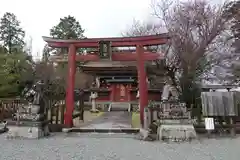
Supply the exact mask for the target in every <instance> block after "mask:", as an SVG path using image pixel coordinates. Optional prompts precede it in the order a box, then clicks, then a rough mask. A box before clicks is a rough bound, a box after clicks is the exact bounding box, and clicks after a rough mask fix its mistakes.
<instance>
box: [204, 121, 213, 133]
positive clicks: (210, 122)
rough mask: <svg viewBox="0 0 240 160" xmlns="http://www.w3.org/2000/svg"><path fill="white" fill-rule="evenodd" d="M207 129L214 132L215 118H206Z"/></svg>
mask: <svg viewBox="0 0 240 160" xmlns="http://www.w3.org/2000/svg"><path fill="white" fill-rule="evenodd" d="M205 129H206V130H214V119H213V118H205Z"/></svg>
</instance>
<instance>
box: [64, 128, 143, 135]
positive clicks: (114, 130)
mask: <svg viewBox="0 0 240 160" xmlns="http://www.w3.org/2000/svg"><path fill="white" fill-rule="evenodd" d="M139 131H140V129H139V128H75V127H74V128H63V130H62V132H65V133H72V132H80V133H129V134H132V133H139Z"/></svg>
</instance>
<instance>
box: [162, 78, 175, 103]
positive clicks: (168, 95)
mask: <svg viewBox="0 0 240 160" xmlns="http://www.w3.org/2000/svg"><path fill="white" fill-rule="evenodd" d="M161 99H162V101H169V100H170V101H178V100H179V93H178V92H177V89H176V87H175V86H174V85H173V82H172V80H171V79H170V78H169V77H167V78H166V80H165V85H164V87H163V92H162V98H161Z"/></svg>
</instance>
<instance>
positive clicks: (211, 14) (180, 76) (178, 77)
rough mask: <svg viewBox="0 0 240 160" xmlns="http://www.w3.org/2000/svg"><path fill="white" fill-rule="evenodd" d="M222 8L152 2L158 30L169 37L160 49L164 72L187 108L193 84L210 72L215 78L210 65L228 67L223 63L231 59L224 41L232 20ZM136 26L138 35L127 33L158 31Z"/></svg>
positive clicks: (203, 3) (196, 3)
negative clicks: (164, 64) (168, 42)
mask: <svg viewBox="0 0 240 160" xmlns="http://www.w3.org/2000/svg"><path fill="white" fill-rule="evenodd" d="M226 5H227V3H225V4H223V5H221V6H216V5H215V6H214V5H210V4H209V3H207V1H205V0H200V1H190V0H189V1H187V2H175V3H173V2H169V1H168V0H161V1H160V0H155V1H153V3H152V9H153V16H154V17H156V18H157V21H158V22H159V24H162V25H159V26H161V27H159V28H158V29H160V31H161V30H162V29H166V30H167V32H168V34H169V35H170V37H171V42H170V44H169V47H164V48H162V49H164V51H163V52H164V53H165V56H166V62H167V66H165V68H164V69H165V71H166V73H167V74H168V76H170V77H171V78H172V80H173V82H174V83H175V85H176V86H178V87H179V88H178V89H179V91H181V92H182V95H183V97H182V100H184V101H185V102H187V105H189V104H190V103H192V102H191V101H193V99H195V98H193V97H192V98H191V99H189V98H190V97H191V96H189V95H193V91H194V90H195V89H194V88H195V86H196V85H194V84H195V83H196V82H201V79H202V78H206V77H209V74H210V73H211V74H214V75H216V73H214V72H213V70H212V68H213V67H214V66H216V65H218V66H220V67H221V68H223V67H228V66H227V65H226V64H228V63H226V62H229V61H230V59H231V58H232V54H231V52H232V51H231V41H228V37H230V36H231V35H230V28H229V23H230V22H231V20H232V17H231V16H229V15H228V14H226V12H225V7H226ZM146 26H147V25H146ZM133 27H134V26H133ZM137 27H138V28H137V29H136V30H138V32H134V31H131V30H130V31H131V33H133V34H134V33H141V32H140V31H139V29H141V31H142V32H146V31H145V30H148V32H146V33H150V32H151V33H159V32H160V31H159V30H158V31H156V29H155V30H151V29H150V30H149V29H148V27H145V28H144V29H142V27H139V26H137ZM128 34H129V33H128ZM141 34H143V33H141ZM159 66H160V65H159ZM155 72H156V74H157V72H158V71H157V70H155ZM189 93H190V94H189Z"/></svg>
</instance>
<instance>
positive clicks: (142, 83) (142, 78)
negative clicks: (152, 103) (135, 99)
mask: <svg viewBox="0 0 240 160" xmlns="http://www.w3.org/2000/svg"><path fill="white" fill-rule="evenodd" d="M143 53H144V48H143V46H137V63H138V81H139V84H138V85H139V104H140V120H141V125H142V127H143V125H144V108H145V107H147V105H148V89H147V81H146V79H147V76H146V72H145V64H144V57H143Z"/></svg>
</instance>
